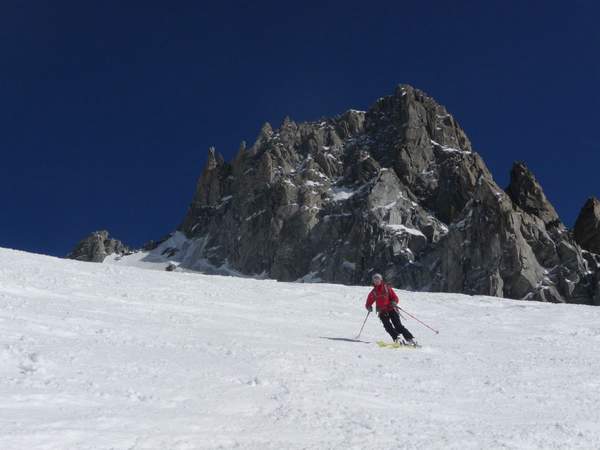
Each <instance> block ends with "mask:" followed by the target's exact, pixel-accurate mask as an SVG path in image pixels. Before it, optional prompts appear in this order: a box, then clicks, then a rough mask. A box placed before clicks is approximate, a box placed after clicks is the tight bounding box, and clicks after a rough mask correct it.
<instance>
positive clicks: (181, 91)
mask: <svg viewBox="0 0 600 450" xmlns="http://www.w3.org/2000/svg"><path fill="white" fill-rule="evenodd" d="M204 3H205V2H192V1H190V2H187V1H174V2H158V1H152V0H147V1H143V2H141V1H140V2H135V1H120V2H116V1H102V2H100V1H90V2H80V1H70V2H67V1H61V0H56V1H37V0H31V1H28V2H20V1H16V0H15V1H6V2H2V4H1V5H0V55H2V59H1V64H2V67H1V69H2V70H0V99H2V102H1V103H0V124H1V125H0V126H1V132H0V151H1V152H2V153H1V154H2V165H1V167H0V196H1V197H0V198H1V199H2V205H3V212H2V216H1V219H0V246H2V247H10V248H17V249H23V250H27V251H35V252H40V253H48V254H53V255H64V254H65V253H66V252H68V251H69V250H70V248H71V247H72V246H73V245H74V244H75V243H76V241H78V240H79V239H80V238H82V237H83V236H85V235H86V234H88V233H89V232H91V231H93V230H97V229H103V228H106V229H108V230H109V231H110V232H111V234H113V235H114V236H115V237H117V238H119V239H122V240H123V241H125V242H126V243H129V244H131V245H134V246H139V245H141V244H142V243H143V242H145V241H148V240H150V239H156V238H158V237H160V236H162V235H164V234H166V233H167V232H169V231H171V230H173V229H174V228H175V227H176V226H177V225H178V224H179V222H180V221H181V220H182V218H183V216H184V214H185V211H186V209H187V206H188V204H189V202H190V201H191V198H192V195H193V192H194V189H195V184H196V181H197V178H198V176H199V175H200V172H201V170H202V167H203V165H204V162H205V160H206V152H207V148H208V147H209V146H210V145H214V146H216V147H217V150H219V151H220V152H222V153H223V154H224V155H225V156H226V158H229V157H231V156H233V154H234V153H235V152H236V151H237V149H238V146H239V142H240V141H241V140H246V141H248V142H249V143H252V142H253V141H254V139H255V137H256V135H257V134H258V131H259V129H260V126H261V125H262V123H263V122H265V121H269V122H271V123H272V124H273V125H274V126H278V125H279V124H280V123H281V121H282V120H283V118H284V117H285V116H286V115H290V116H291V117H292V118H293V119H295V120H298V121H300V120H312V119H318V118H319V117H321V116H330V115H334V114H337V113H340V112H343V111H344V110H346V109H348V108H358V109H366V108H368V107H369V105H370V104H371V103H373V102H374V101H375V100H376V99H377V98H378V97H381V96H383V95H387V94H389V93H391V92H392V91H393V89H394V86H395V85H396V84H398V83H409V84H412V85H414V86H415V87H418V88H420V89H422V90H424V91H425V92H427V93H429V94H430V95H432V96H433V97H434V98H436V99H437V100H438V101H439V102H440V103H442V104H444V105H445V106H446V107H447V108H448V110H449V111H450V112H451V113H452V114H453V115H454V116H455V117H456V118H457V120H458V121H459V122H460V123H461V125H462V126H463V128H464V129H465V130H466V132H467V134H468V135H469V137H470V138H471V141H472V142H473V145H474V148H475V149H476V151H478V152H479V153H480V154H481V155H482V156H483V158H484V159H485V161H486V163H487V164H488V166H489V167H490V169H491V170H492V173H493V174H494V176H495V177H496V180H497V181H498V182H499V184H500V185H501V186H505V185H506V184H507V182H508V174H509V171H510V168H511V165H512V162H513V161H514V160H523V161H525V163H526V164H527V165H528V166H529V167H530V168H531V169H532V170H533V171H534V173H535V175H536V176H537V178H538V179H539V180H540V181H541V182H542V185H543V187H544V189H545V192H546V194H547V196H548V197H549V199H550V200H551V201H552V202H553V204H554V205H555V207H556V208H557V210H558V212H559V214H560V215H561V218H562V219H563V221H564V222H565V223H567V224H568V225H572V224H573V222H574V220H575V218H576V216H577V213H578V211H579V209H580V208H581V206H582V205H583V203H584V202H585V200H586V198H588V197H589V196H591V195H595V196H600V181H599V177H598V173H599V170H598V167H600V148H599V147H600V145H599V144H598V137H597V129H598V120H599V118H600V117H599V116H600V88H599V83H600V62H599V58H598V54H600V31H599V27H598V25H597V20H598V17H600V6H598V4H597V2H592V1H569V2H567V1H564V2H561V1H557V2H553V1H528V2H516V1H515V2H511V1H502V2H494V1H486V2H475V1H463V2H460V1H459V2H448V1H435V0H431V1H428V2H414V1H413V2H403V1H394V2H391V1H390V2H378V1H374V2H364V1H361V2H354V1H339V2H337V1H336V2H310V1H307V2H293V3H292V2H289V3H286V2H268V1H265V2H241V1H240V2H227V1H224V2H219V3H218V4H216V3H217V2H215V4H214V5H210V6H209V5H206V4H204Z"/></svg>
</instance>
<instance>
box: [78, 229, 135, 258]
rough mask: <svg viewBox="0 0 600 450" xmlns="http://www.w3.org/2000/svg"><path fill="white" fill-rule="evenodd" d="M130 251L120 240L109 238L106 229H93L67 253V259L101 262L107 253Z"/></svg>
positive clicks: (125, 252)
mask: <svg viewBox="0 0 600 450" xmlns="http://www.w3.org/2000/svg"><path fill="white" fill-rule="evenodd" d="M115 253H116V254H121V255H123V254H127V253H130V250H129V248H128V247H127V246H126V245H124V244H123V243H122V242H121V241H119V240H116V239H111V238H110V237H109V234H108V231H106V230H103V231H95V232H93V233H92V234H90V235H89V236H88V237H86V238H85V239H82V240H81V241H80V242H79V243H78V244H77V245H76V246H75V248H74V249H73V250H72V251H71V253H69V254H68V255H67V258H69V259H76V260H78V261H89V262H102V261H104V259H105V258H106V257H107V256H108V255H112V254H115Z"/></svg>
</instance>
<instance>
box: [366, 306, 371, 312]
mask: <svg viewBox="0 0 600 450" xmlns="http://www.w3.org/2000/svg"><path fill="white" fill-rule="evenodd" d="M365 308H367V311H369V312H373V307H372V306H365Z"/></svg>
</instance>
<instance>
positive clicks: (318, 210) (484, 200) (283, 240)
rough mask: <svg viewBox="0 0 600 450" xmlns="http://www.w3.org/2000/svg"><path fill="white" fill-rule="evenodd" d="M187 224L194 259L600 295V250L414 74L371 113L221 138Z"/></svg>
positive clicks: (593, 220) (350, 280)
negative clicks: (229, 150)
mask: <svg viewBox="0 0 600 450" xmlns="http://www.w3.org/2000/svg"><path fill="white" fill-rule="evenodd" d="M596 204H597V201H596V202H595V203H592V206H591V207H588V208H584V209H585V210H586V211H587V210H590V211H591V212H590V213H586V214H585V215H582V217H588V219H586V220H584V219H583V218H582V219H581V220H582V223H585V224H587V225H585V226H583V225H582V226H581V227H580V228H581V229H583V230H585V232H582V233H581V235H585V236H588V235H592V234H593V233H592V231H593V230H596V229H597V228H595V227H596V224H597V223H598V217H599V216H600V213H597V209H595V208H596V206H594V205H596ZM590 230H591V231H590ZM178 231H179V232H180V235H184V236H185V238H186V239H187V241H186V243H185V245H183V246H182V247H181V248H180V249H179V250H180V251H179V253H178V257H179V258H181V266H182V267H184V268H189V269H197V270H205V268H206V267H209V266H210V267H216V268H223V267H226V268H227V270H234V271H236V272H238V273H243V274H253V275H261V276H267V277H271V278H275V279H278V280H283V281H313V282H314V281H326V282H337V283H347V284H361V283H368V280H369V277H370V274H371V273H373V272H374V271H376V272H381V273H383V274H384V275H385V277H386V278H387V279H388V280H389V281H390V282H392V283H393V284H394V285H395V286H397V287H399V288H405V289H418V290H431V291H445V292H465V293H469V294H481V295H495V296H504V297H509V298H516V299H525V300H543V301H552V302H574V303H599V302H600V259H596V258H595V257H594V255H593V254H591V253H589V252H585V251H583V250H582V249H581V247H580V246H579V244H578V243H577V242H576V241H575V240H574V239H573V237H572V235H571V233H569V232H567V230H566V229H565V228H564V226H562V224H560V220H559V217H558V215H557V213H556V211H555V209H554V207H553V206H552V205H551V204H550V202H549V201H548V199H547V198H546V196H545V195H544V192H543V190H542V188H541V186H540V184H539V183H538V182H537V180H536V179H535V177H534V176H533V174H532V173H531V172H530V171H529V170H528V169H527V167H526V166H525V165H524V164H522V163H517V164H515V166H514V167H513V169H512V172H511V182H510V185H509V187H508V188H507V189H506V192H505V191H503V190H502V189H501V188H500V187H499V186H498V185H497V184H496V182H495V181H494V179H493V177H492V174H491V173H490V171H489V170H488V168H487V166H486V164H485V162H484V161H483V159H482V158H481V157H480V155H479V154H478V153H476V152H475V151H474V150H473V148H472V145H471V142H470V141H469V139H468V137H467V135H466V133H465V132H464V130H463V129H462V128H461V127H460V125H459V124H458V122H457V121H456V119H455V118H454V117H453V116H452V115H451V114H450V113H449V112H448V111H447V110H446V108H445V107H444V106H442V105H440V104H439V103H437V102H436V101H435V100H434V99H433V98H431V97H430V96H428V95H427V94H425V93H424V92H422V91H420V90H418V89H415V88H413V87H411V86H409V85H399V86H398V87H397V88H396V89H395V90H394V92H393V93H392V94H391V95H388V96H385V97H381V98H379V99H378V100H377V101H376V102H375V103H374V104H373V105H372V106H371V107H370V108H369V109H368V110H367V111H358V110H353V109H351V110H348V111H346V112H344V113H343V114H340V115H338V116H335V117H332V118H323V119H319V120H315V121H309V122H298V123H297V122H294V121H292V120H291V119H289V118H286V119H284V121H283V123H282V125H281V126H280V128H279V129H273V128H272V127H271V126H270V125H269V124H268V123H266V124H265V125H264V126H263V127H262V129H261V131H260V133H259V135H258V138H257V139H256V142H255V143H254V144H253V146H252V147H251V149H250V150H246V147H245V144H244V145H242V146H241V147H240V149H239V151H238V152H237V156H236V157H235V158H234V159H233V160H232V161H231V162H226V161H224V160H223V158H222V157H220V155H219V154H217V152H216V150H214V148H211V149H210V150H209V155H208V160H207V164H206V166H205V168H204V170H203V171H202V174H201V176H200V178H199V180H198V185H197V188H196V192H195V194H194V197H193V200H192V202H191V204H190V207H189V209H188V212H187V214H186V216H185V218H184V220H183V222H182V224H181V226H180V227H179V229H178ZM594 236H597V233H596V234H595V235H594ZM581 239H582V240H581V242H586V245H588V248H596V247H593V246H591V245H592V244H587V242H588V240H589V239H588V238H583V237H582V238H581ZM590 242H592V241H590ZM594 242H595V241H594ZM591 251H593V250H591Z"/></svg>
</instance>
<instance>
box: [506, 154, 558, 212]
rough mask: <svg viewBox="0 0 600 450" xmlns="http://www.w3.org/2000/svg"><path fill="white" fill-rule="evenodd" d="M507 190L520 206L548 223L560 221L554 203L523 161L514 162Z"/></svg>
mask: <svg viewBox="0 0 600 450" xmlns="http://www.w3.org/2000/svg"><path fill="white" fill-rule="evenodd" d="M506 192H507V194H508V195H509V197H510V198H511V200H512V201H513V202H514V204H515V205H517V206H518V207H519V208H521V209H522V210H523V211H526V212H528V213H529V214H533V215H535V216H537V217H539V218H540V219H542V220H543V221H544V223H546V224H551V223H559V222H560V219H559V217H558V214H557V213H556V210H555V209H554V207H553V206H552V204H551V203H550V202H549V201H548V199H547V198H546V195H545V194H544V191H543V189H542V186H541V185H540V184H539V183H538V181H537V180H536V178H535V176H534V175H533V173H532V172H531V171H530V170H529V169H528V168H527V166H525V164H524V163H523V162H521V161H517V162H515V163H514V164H513V167H512V170H511V172H510V184H509V186H508V188H506Z"/></svg>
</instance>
